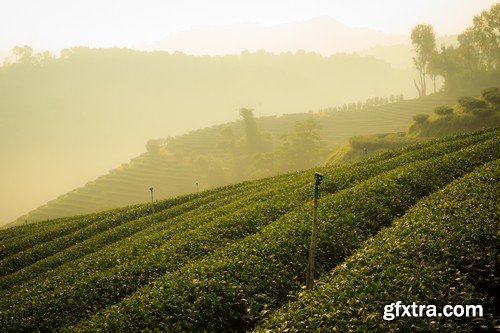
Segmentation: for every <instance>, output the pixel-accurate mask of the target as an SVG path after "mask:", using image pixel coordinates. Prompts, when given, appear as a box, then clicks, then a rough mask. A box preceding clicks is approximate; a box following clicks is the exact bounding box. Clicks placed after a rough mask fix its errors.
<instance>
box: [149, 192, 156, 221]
mask: <svg viewBox="0 0 500 333" xmlns="http://www.w3.org/2000/svg"><path fill="white" fill-rule="evenodd" d="M149 190H150V191H151V221H152V222H154V221H155V205H154V200H153V188H152V187H150V188H149Z"/></svg>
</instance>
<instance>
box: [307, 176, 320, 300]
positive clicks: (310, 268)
mask: <svg viewBox="0 0 500 333" xmlns="http://www.w3.org/2000/svg"><path fill="white" fill-rule="evenodd" d="M322 180H323V175H322V174H320V173H318V172H316V173H315V174H314V192H313V193H314V205H313V223H312V228H311V245H310V247H309V260H308V261H307V274H306V289H307V290H311V289H312V288H313V285H314V265H315V260H316V231H317V225H318V199H319V189H318V187H319V185H320V184H321V181H322Z"/></svg>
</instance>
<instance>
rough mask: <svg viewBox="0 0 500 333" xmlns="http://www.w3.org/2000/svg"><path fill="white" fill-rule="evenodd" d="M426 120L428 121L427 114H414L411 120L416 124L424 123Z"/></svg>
mask: <svg viewBox="0 0 500 333" xmlns="http://www.w3.org/2000/svg"><path fill="white" fill-rule="evenodd" d="M427 119H429V115H428V114H416V115H414V116H413V120H414V121H415V122H416V123H424V122H426V121H427Z"/></svg>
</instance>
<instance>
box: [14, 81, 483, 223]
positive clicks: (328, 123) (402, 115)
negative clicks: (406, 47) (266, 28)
mask: <svg viewBox="0 0 500 333" xmlns="http://www.w3.org/2000/svg"><path fill="white" fill-rule="evenodd" d="M460 93H461V94H471V95H475V94H477V92H476V91H471V92H469V91H467V92H460ZM457 94H459V93H458V92H456V93H437V94H432V95H429V96H426V97H423V98H418V99H411V100H404V101H400V102H395V103H389V104H384V105H381V106H373V107H368V108H365V109H363V110H355V111H338V112H332V113H298V114H288V115H283V116H280V117H276V116H271V117H261V118H258V119H257V124H258V126H259V128H260V129H261V130H262V131H263V132H265V133H270V134H272V137H273V138H275V141H276V145H278V143H279V142H281V141H280V139H279V138H280V137H281V136H282V135H283V134H285V133H287V132H289V131H290V130H291V129H293V126H294V124H295V122H296V121H304V120H306V119H314V120H315V121H317V122H318V123H319V124H321V126H322V128H321V136H322V137H323V138H324V140H325V142H326V143H327V144H328V145H335V144H340V143H342V142H344V141H346V140H348V139H349V138H350V137H352V136H354V135H361V134H363V135H366V134H375V133H388V132H401V131H406V129H407V127H408V124H409V123H410V121H411V119H412V117H413V116H414V115H416V114H421V113H424V114H431V113H432V112H433V110H434V108H435V107H436V106H439V105H443V104H445V105H451V104H453V103H455V100H456V98H457V96H458V95H457ZM225 128H231V129H232V131H233V132H234V134H235V135H236V136H237V137H238V136H240V135H243V132H244V126H243V123H242V122H241V121H237V122H231V123H226V124H221V125H217V126H212V127H208V128H203V129H199V130H196V131H192V132H190V133H187V134H185V135H181V136H178V137H175V138H172V139H171V140H170V141H169V143H168V146H167V151H168V153H169V154H167V155H164V156H154V155H151V154H148V153H144V154H142V155H140V156H137V157H135V158H133V159H131V160H130V161H129V162H128V163H124V164H122V165H121V166H119V167H118V168H116V169H113V170H111V171H109V173H107V174H105V175H103V176H101V177H99V178H97V179H95V180H94V181H91V182H89V183H87V184H85V186H83V187H79V188H76V189H74V190H72V191H70V192H68V193H65V194H62V195H61V196H59V197H57V198H55V199H53V200H51V201H49V202H47V203H46V204H45V205H43V206H40V207H38V208H36V209H34V210H32V211H31V212H29V213H28V214H26V215H23V216H21V217H19V218H18V219H16V221H14V222H12V223H11V224H10V225H21V224H25V223H26V222H27V223H32V222H35V221H44V220H49V219H54V218H60V217H65V216H71V215H76V214H85V213H92V212H98V211H102V210H104V209H110V208H115V207H122V206H125V205H131V204H135V203H139V202H144V201H146V200H148V198H149V192H148V190H147V189H148V187H149V186H153V187H154V188H155V196H156V197H157V198H169V197H173V196H177V195H181V194H186V193H191V192H194V191H196V185H195V183H196V182H198V181H200V182H201V180H200V179H199V178H200V175H199V171H198V170H196V168H194V167H193V163H186V162H185V161H183V160H182V158H178V156H177V155H182V156H214V154H216V153H217V152H220V147H219V143H220V140H221V132H222V131H223V130H224V129H225ZM176 154H177V155H176ZM176 156H177V157H176ZM201 186H202V187H204V188H206V187H207V186H208V185H207V184H203V183H202V185H201Z"/></svg>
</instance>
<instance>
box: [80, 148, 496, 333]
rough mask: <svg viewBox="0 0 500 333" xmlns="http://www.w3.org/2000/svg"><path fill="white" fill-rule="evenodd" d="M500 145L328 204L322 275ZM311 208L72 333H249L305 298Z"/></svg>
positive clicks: (363, 187)
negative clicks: (297, 296) (263, 317)
mask: <svg viewBox="0 0 500 333" xmlns="http://www.w3.org/2000/svg"><path fill="white" fill-rule="evenodd" d="M499 143H500V142H499V140H498V139H496V140H488V141H487V142H484V143H480V144H477V145H474V146H472V147H469V148H467V149H464V150H463V151H459V152H456V153H452V154H447V155H445V156H441V157H437V158H433V159H430V160H427V161H421V162H415V163H412V164H410V165H407V166H403V167H399V168H396V169H394V170H391V171H389V172H387V173H384V174H382V175H380V176H377V177H374V178H371V179H370V180H368V181H365V182H362V183H360V184H359V185H357V186H354V187H351V188H349V189H347V190H344V191H341V192H338V193H336V194H333V195H326V196H325V197H324V198H323V199H322V202H323V204H322V206H321V211H322V213H321V215H320V219H321V223H320V224H319V231H318V234H319V239H318V260H317V262H318V272H319V273H321V272H327V271H329V270H330V269H331V268H333V267H334V266H335V265H336V264H338V263H339V262H341V261H342V260H343V259H344V258H345V257H346V256H348V255H349V254H350V253H352V252H353V251H354V250H356V249H357V248H358V247H359V246H360V245H361V244H362V243H363V242H364V241H365V240H366V239H367V238H369V237H370V236H372V235H373V234H375V233H376V232H377V231H378V230H379V229H380V228H381V227H383V226H385V225H388V224H390V223H391V221H392V219H393V218H395V217H397V216H400V215H402V214H403V213H404V212H405V211H406V210H407V209H408V208H409V207H410V206H412V205H413V204H415V203H416V202H417V201H418V200H420V198H422V197H424V196H426V195H427V194H429V193H432V192H434V191H435V190H436V189H439V188H440V187H442V186H444V185H446V184H447V183H449V182H450V181H452V180H453V179H454V178H455V177H459V176H462V175H463V174H466V173H468V172H470V171H471V170H472V169H474V168H475V167H476V166H478V165H481V164H483V163H485V162H488V161H490V160H492V159H495V158H497V157H498V150H497V147H498V144H499ZM308 209H309V206H308V205H305V206H303V207H301V208H299V209H297V210H294V211H291V212H289V213H288V214H286V215H285V216H284V217H283V218H281V219H279V220H278V221H277V222H275V223H272V224H270V225H269V226H267V227H265V228H263V230H262V231H261V232H258V233H257V234H254V235H251V236H248V237H246V238H245V239H244V240H242V241H240V242H237V243H235V244H233V245H230V246H228V247H226V248H224V249H222V250H221V251H217V252H216V253H214V254H213V255H210V256H208V257H206V258H204V259H202V260H200V261H193V262H190V263H188V264H187V265H186V266H184V267H183V268H182V269H181V270H179V271H177V272H174V273H171V274H168V275H165V276H164V277H162V278H160V279H157V280H155V281H154V282H153V283H151V284H150V285H148V286H147V287H144V288H141V289H140V290H139V291H138V292H136V293H134V294H133V295H132V296H130V297H128V298H125V299H124V300H123V301H122V302H120V303H118V304H116V305H114V306H111V307H110V308H108V309H106V310H105V311H101V312H99V313H97V314H96V315H94V316H93V317H92V318H91V319H90V320H85V321H82V322H80V323H79V324H78V325H77V327H73V328H71V329H76V330H81V331H87V330H91V331H93V330H96V329H100V330H104V331H113V330H120V331H139V330H142V329H160V330H165V331H199V330H209V331H221V330H232V329H235V330H240V329H245V328H249V327H251V326H252V325H254V324H255V323H256V322H258V320H259V315H260V313H261V311H262V310H266V309H273V308H276V307H277V306H279V305H281V304H283V303H284V302H285V301H286V300H287V299H289V297H293V294H294V293H296V292H297V291H300V290H301V287H302V283H303V275H304V271H305V261H306V258H307V244H308V239H309V237H308V236H309V223H308V222H309V221H308V220H309V218H310V217H309V214H307V211H308Z"/></svg>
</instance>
